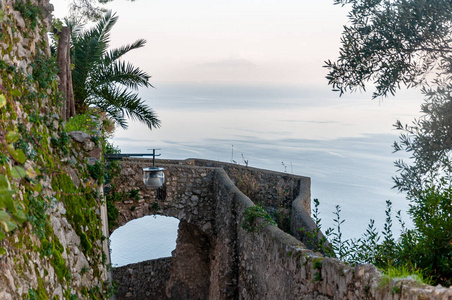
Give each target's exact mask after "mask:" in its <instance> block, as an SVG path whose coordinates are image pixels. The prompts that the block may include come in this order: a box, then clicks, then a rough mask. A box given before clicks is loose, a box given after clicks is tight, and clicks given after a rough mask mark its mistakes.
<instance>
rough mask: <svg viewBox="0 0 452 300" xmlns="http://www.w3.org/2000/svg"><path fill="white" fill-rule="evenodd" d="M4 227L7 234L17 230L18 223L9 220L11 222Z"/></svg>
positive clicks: (7, 222)
mask: <svg viewBox="0 0 452 300" xmlns="http://www.w3.org/2000/svg"><path fill="white" fill-rule="evenodd" d="M3 226H4V228H5V231H6V232H10V231H13V230H14V229H16V228H17V227H18V226H17V223H16V222H15V221H14V220H9V221H6V222H4V223H3Z"/></svg>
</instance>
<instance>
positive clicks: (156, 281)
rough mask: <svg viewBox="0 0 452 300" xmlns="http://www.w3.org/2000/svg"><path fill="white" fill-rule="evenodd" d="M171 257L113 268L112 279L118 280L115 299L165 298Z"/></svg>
mask: <svg viewBox="0 0 452 300" xmlns="http://www.w3.org/2000/svg"><path fill="white" fill-rule="evenodd" d="M171 261H172V259H171V257H166V258H160V259H154V260H149V261H146V262H141V263H138V264H130V265H127V266H124V267H119V268H115V271H114V273H113V279H114V280H115V281H117V282H120V285H119V288H118V292H117V294H116V300H122V299H166V293H165V291H166V282H167V281H168V280H169V278H170V270H171Z"/></svg>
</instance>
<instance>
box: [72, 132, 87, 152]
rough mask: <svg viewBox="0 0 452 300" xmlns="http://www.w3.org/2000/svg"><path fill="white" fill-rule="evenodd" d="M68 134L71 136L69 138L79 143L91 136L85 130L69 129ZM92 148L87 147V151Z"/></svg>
mask: <svg viewBox="0 0 452 300" xmlns="http://www.w3.org/2000/svg"><path fill="white" fill-rule="evenodd" d="M69 135H70V136H71V138H73V139H74V140H75V141H76V142H79V143H83V142H85V141H86V140H89V139H90V138H91V136H90V135H89V134H87V133H86V132H83V131H71V132H69ZM90 150H92V148H91V149H89V150H88V151H90Z"/></svg>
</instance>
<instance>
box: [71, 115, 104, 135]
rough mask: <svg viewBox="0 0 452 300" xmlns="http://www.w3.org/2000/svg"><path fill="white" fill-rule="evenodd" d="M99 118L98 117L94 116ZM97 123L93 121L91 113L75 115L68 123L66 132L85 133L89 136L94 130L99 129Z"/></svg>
mask: <svg viewBox="0 0 452 300" xmlns="http://www.w3.org/2000/svg"><path fill="white" fill-rule="evenodd" d="M94 117H95V118H97V117H96V116H94ZM97 125H98V124H97V122H96V121H95V119H93V114H92V113H91V112H88V113H84V114H81V115H75V116H73V117H72V118H70V119H69V120H68V121H67V122H66V128H65V130H66V132H71V131H83V132H86V133H88V134H92V133H93V130H96V129H97Z"/></svg>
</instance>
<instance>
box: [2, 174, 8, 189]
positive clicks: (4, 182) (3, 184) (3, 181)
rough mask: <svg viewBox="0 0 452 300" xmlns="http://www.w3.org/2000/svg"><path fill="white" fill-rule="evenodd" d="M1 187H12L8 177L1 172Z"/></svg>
mask: <svg viewBox="0 0 452 300" xmlns="http://www.w3.org/2000/svg"><path fill="white" fill-rule="evenodd" d="M0 188H7V189H8V188H10V185H9V180H8V177H6V176H5V175H3V174H0Z"/></svg>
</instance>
